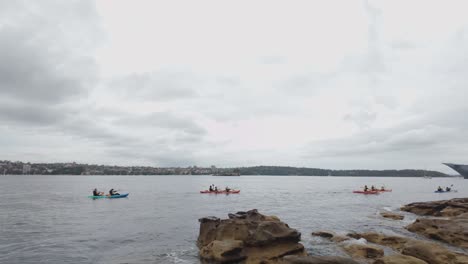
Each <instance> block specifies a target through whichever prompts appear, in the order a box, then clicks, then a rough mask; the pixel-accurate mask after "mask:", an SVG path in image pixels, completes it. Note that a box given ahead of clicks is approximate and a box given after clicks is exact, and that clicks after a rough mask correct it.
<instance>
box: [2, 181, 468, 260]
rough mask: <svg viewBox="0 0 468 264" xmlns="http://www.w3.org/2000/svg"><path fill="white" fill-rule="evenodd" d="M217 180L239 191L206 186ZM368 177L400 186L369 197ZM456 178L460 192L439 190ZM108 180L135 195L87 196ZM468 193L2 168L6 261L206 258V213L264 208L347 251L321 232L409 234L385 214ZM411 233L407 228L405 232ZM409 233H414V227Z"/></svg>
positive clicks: (405, 185)
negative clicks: (24, 172)
mask: <svg viewBox="0 0 468 264" xmlns="http://www.w3.org/2000/svg"><path fill="white" fill-rule="evenodd" d="M211 183H214V184H217V185H220V186H224V185H228V186H230V187H234V188H240V189H241V190H242V191H241V194H238V195H209V194H200V193H198V191H199V190H202V189H206V188H207V187H208V186H209V185H210V184H211ZM364 184H375V185H379V186H380V185H382V184H384V185H386V186H387V187H389V188H393V190H394V191H393V192H391V193H384V194H381V195H377V196H374V195H368V196H366V195H359V194H353V193H351V191H352V190H353V189H357V188H359V187H360V186H363V185H364ZM451 184H454V187H455V188H456V189H458V190H459V192H458V193H446V194H437V193H433V191H434V189H435V188H436V187H437V186H438V185H441V186H447V185H451ZM94 187H98V188H99V189H102V190H105V191H107V190H108V189H110V188H112V187H113V188H117V189H120V190H121V192H129V193H130V195H129V197H128V198H123V199H100V200H92V199H89V198H87V196H88V195H90V194H91V189H92V188H94ZM455 197H468V180H462V179H430V180H427V179H420V178H345V177H293V176H287V177H278V176H268V177H267V176H242V177H213V176H2V177H0V198H1V199H0V263H35V264H38V263H75V264H76V263H113V264H114V263H199V261H198V259H197V248H196V245H195V242H196V239H197V235H198V227H199V224H198V221H197V219H198V218H201V217H203V216H210V215H214V216H218V217H226V215H227V213H229V212H236V211H240V210H249V209H252V208H257V209H259V210H260V212H262V213H265V214H272V215H276V216H278V217H280V218H281V219H282V220H283V221H285V222H287V223H288V224H289V225H290V226H291V227H293V228H297V229H298V230H299V231H301V232H302V240H303V243H304V245H305V246H306V248H307V250H308V251H309V252H311V253H313V254H319V255H326V254H341V252H340V249H338V248H337V247H334V246H332V245H331V244H329V243H328V242H325V241H322V240H320V239H318V238H313V237H311V236H310V233H311V232H312V231H317V230H334V231H337V232H347V231H351V230H354V231H368V230H378V231H381V232H387V233H397V234H398V233H400V234H401V233H405V231H404V230H402V229H401V227H402V226H404V225H406V224H408V223H410V222H411V221H412V220H414V216H412V215H407V218H406V219H405V220H404V221H402V222H400V221H391V220H385V219H382V218H381V217H379V215H378V212H379V211H382V210H396V209H397V208H399V207H400V206H401V205H403V204H406V203H409V202H416V201H429V200H438V199H448V198H455ZM405 234H406V233H405ZM406 235H408V234H406Z"/></svg>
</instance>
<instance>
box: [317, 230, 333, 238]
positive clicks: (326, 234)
mask: <svg viewBox="0 0 468 264" xmlns="http://www.w3.org/2000/svg"><path fill="white" fill-rule="evenodd" d="M312 235H313V236H319V237H325V238H332V237H333V236H335V233H333V232H329V231H317V232H312Z"/></svg>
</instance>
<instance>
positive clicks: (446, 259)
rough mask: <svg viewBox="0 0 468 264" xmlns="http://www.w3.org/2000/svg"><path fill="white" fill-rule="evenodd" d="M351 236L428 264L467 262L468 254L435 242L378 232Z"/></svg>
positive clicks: (462, 263) (458, 263)
mask: <svg viewBox="0 0 468 264" xmlns="http://www.w3.org/2000/svg"><path fill="white" fill-rule="evenodd" d="M353 236H354V237H359V238H365V239H366V240H367V241H369V242H372V243H375V244H379V245H383V246H388V247H390V248H392V249H394V250H395V251H397V252H400V253H401V254H403V255H407V256H412V257H415V258H418V259H421V260H424V261H425V262H427V263H429V264H467V263H468V255H464V254H461V253H457V252H453V251H450V250H449V249H447V248H445V247H443V246H441V245H438V244H435V243H429V242H422V241H419V240H414V239H411V238H406V237H398V236H385V235H382V234H378V233H363V234H353Z"/></svg>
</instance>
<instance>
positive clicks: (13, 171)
mask: <svg viewBox="0 0 468 264" xmlns="http://www.w3.org/2000/svg"><path fill="white" fill-rule="evenodd" d="M7 174H8V175H24V174H26V175H213V174H214V175H220V176H223V175H229V176H238V175H242V176H247V175H266V176H289V175H290V176H321V177H327V176H338V177H339V176H343V177H451V176H449V175H447V174H445V173H441V172H438V171H430V170H416V169H405V170H367V169H355V170H332V169H320V168H306V167H288V166H253V167H236V168H218V167H216V166H210V167H198V166H189V167H185V168H184V167H150V166H109V165H94V164H79V163H75V162H71V163H29V162H28V163H24V162H21V161H15V162H12V161H1V160H0V175H7Z"/></svg>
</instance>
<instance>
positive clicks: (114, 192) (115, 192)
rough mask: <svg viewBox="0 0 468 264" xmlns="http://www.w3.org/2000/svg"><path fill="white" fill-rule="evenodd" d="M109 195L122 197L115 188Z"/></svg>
mask: <svg viewBox="0 0 468 264" xmlns="http://www.w3.org/2000/svg"><path fill="white" fill-rule="evenodd" d="M109 195H110V196H112V195H120V193H118V192H117V191H116V190H114V188H112V189H110V190H109Z"/></svg>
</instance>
